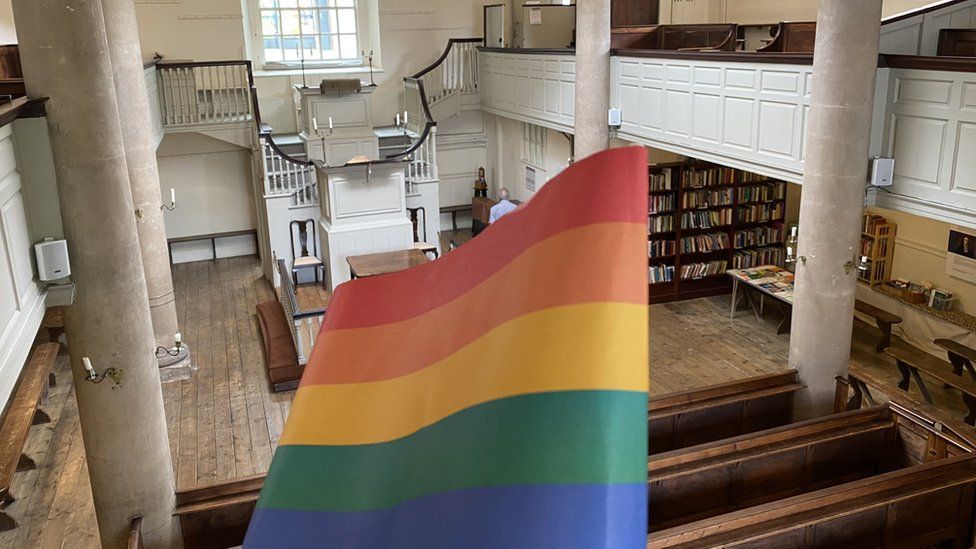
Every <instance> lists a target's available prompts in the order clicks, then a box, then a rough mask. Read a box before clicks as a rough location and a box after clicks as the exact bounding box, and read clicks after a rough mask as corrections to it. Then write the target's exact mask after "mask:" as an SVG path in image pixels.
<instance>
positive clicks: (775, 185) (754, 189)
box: [735, 181, 786, 202]
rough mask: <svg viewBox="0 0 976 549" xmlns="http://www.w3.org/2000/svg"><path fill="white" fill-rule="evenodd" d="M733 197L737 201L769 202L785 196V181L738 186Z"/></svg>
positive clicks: (782, 198)
mask: <svg viewBox="0 0 976 549" xmlns="http://www.w3.org/2000/svg"><path fill="white" fill-rule="evenodd" d="M735 194H736V196H735V198H736V200H737V201H739V202H769V201H771V200H784V199H785V198H786V183H784V182H782V181H770V182H769V183H764V184H758V185H749V186H746V187H739V188H737V189H736V190H735Z"/></svg>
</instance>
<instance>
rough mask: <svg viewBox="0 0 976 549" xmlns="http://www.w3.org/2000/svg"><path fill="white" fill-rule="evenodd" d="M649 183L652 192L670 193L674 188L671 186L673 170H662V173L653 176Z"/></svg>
mask: <svg viewBox="0 0 976 549" xmlns="http://www.w3.org/2000/svg"><path fill="white" fill-rule="evenodd" d="M649 182H650V185H651V190H652V191H670V190H671V189H673V188H674V187H672V186H671V168H661V173H655V174H651V176H650V179H649Z"/></svg>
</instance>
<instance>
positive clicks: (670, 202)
mask: <svg viewBox="0 0 976 549" xmlns="http://www.w3.org/2000/svg"><path fill="white" fill-rule="evenodd" d="M674 204H675V196H674V195H673V194H652V195H650V196H648V197H647V213H648V214H650V215H657V214H661V213H668V212H673V211H674Z"/></svg>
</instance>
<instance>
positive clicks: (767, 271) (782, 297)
mask: <svg viewBox="0 0 976 549" xmlns="http://www.w3.org/2000/svg"><path fill="white" fill-rule="evenodd" d="M725 273H726V274H727V275H729V276H730V277H731V278H732V310H731V311H730V312H729V319H730V320H731V319H734V318H735V311H736V309H737V308H738V294H739V284H740V283H742V284H745V285H746V287H747V288H750V289H753V290H756V291H757V292H759V303H758V304H757V303H756V301H755V300H754V299H753V297H752V296H751V295H750V294H749V292H743V294H744V295H745V298H746V301H747V302H748V303H749V306H750V307H751V308H752V310H753V312H754V313H755V314H756V319H757V320H762V318H763V312H764V308H765V304H766V299H765V298H766V296H769V297H772V298H773V299H774V300H776V301H778V302H780V303H782V304H783V305H784V306H785V311H784V313H783V319H782V320H781V321H780V323H779V326H778V327H777V329H776V333H777V334H785V333H788V332H789V331H790V320H791V318H792V316H793V315H792V312H793V273H791V272H789V271H787V270H786V269H782V268H780V267H777V266H775V265H763V266H760V267H752V268H749V269H730V270H728V271H725Z"/></svg>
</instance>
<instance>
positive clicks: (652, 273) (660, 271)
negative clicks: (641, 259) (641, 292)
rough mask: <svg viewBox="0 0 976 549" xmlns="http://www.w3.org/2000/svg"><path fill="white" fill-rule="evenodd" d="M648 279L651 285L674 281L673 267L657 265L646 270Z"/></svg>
mask: <svg viewBox="0 0 976 549" xmlns="http://www.w3.org/2000/svg"><path fill="white" fill-rule="evenodd" d="M647 276H648V278H649V279H650V281H651V284H658V283H661V282H671V281H672V280H674V265H657V266H654V267H651V268H650V269H649V270H648V274H647Z"/></svg>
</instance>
